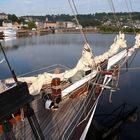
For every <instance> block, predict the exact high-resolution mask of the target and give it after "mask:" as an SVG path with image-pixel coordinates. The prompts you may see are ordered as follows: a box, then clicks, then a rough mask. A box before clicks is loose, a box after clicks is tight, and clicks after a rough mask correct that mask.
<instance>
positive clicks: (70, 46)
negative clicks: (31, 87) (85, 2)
mask: <svg viewBox="0 0 140 140" xmlns="http://www.w3.org/2000/svg"><path fill="white" fill-rule="evenodd" d="M114 37H115V34H112V35H110V34H88V35H87V38H88V40H89V43H90V45H91V47H92V49H93V52H94V55H98V54H101V53H103V52H104V51H106V50H107V49H108V48H109V46H110V45H111V44H112V42H113V40H114ZM126 39H127V44H128V46H132V45H133V43H134V36H133V35H126ZM2 45H3V46H4V49H5V51H6V54H7V56H8V58H9V61H10V64H11V66H12V68H13V69H14V70H15V72H16V74H17V75H21V74H23V73H26V72H29V71H32V70H35V69H39V68H42V67H46V66H49V65H53V64H63V65H65V66H68V67H74V66H75V64H76V63H77V61H78V59H79V58H80V56H81V52H82V47H83V40H82V37H81V35H79V34H65V35H62V34H60V35H47V36H40V37H37V36H34V37H29V38H20V39H14V40H10V41H6V42H2ZM2 58H3V54H2V52H1V51H0V60H1V59H2ZM139 60H140V51H139V52H138V53H137V56H136V57H135V59H134V61H133V63H132V65H131V67H139V66H140V61H139ZM10 76H11V74H10V72H9V70H8V67H7V64H6V63H5V62H4V63H2V64H0V78H1V79H3V78H7V77H10ZM139 83H140V72H139V70H133V71H128V72H122V73H121V77H120V82H119V88H120V90H119V91H117V92H116V93H114V94H113V97H112V100H113V103H112V104H110V103H109V102H108V97H109V94H108V93H109V92H107V91H106V92H105V93H106V94H104V95H103V96H102V97H101V99H100V104H99V105H98V108H97V113H98V112H105V111H111V110H112V109H113V108H116V107H117V106H119V105H120V104H122V103H124V102H126V103H128V104H131V105H133V106H137V107H138V110H137V112H138V115H139V116H140V110H139V108H140V84H139ZM139 133H140V120H139V117H138V121H137V122H136V123H132V124H129V125H128V124H127V125H125V126H124V128H123V129H122V133H121V139H123V140H139V139H140V135H139Z"/></svg>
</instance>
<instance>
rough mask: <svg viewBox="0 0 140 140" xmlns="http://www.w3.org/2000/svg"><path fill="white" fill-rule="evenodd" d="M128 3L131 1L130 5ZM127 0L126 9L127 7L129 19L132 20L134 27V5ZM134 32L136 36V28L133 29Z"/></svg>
mask: <svg viewBox="0 0 140 140" xmlns="http://www.w3.org/2000/svg"><path fill="white" fill-rule="evenodd" d="M128 1H129V4H128ZM128 1H127V0H125V3H126V7H127V10H128V13H129V18H130V21H131V26H132V27H133V25H135V23H134V21H133V19H132V12H133V8H132V3H131V0H128ZM129 5H130V8H131V11H130V9H129ZM133 30H134V33H135V34H136V30H135V26H134V27H133Z"/></svg>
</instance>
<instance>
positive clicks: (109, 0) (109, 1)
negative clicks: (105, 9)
mask: <svg viewBox="0 0 140 140" xmlns="http://www.w3.org/2000/svg"><path fill="white" fill-rule="evenodd" d="M108 3H109V6H110V9H111V10H112V11H113V16H114V20H115V22H116V26H117V27H118V28H119V30H120V22H119V19H118V18H117V16H116V11H115V6H114V2H113V0H108Z"/></svg>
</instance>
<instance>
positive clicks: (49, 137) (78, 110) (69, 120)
mask: <svg viewBox="0 0 140 140" xmlns="http://www.w3.org/2000/svg"><path fill="white" fill-rule="evenodd" d="M89 99H90V100H89ZM89 101H90V102H89ZM89 103H90V104H91V103H92V105H93V103H94V98H93V94H92V93H91V94H82V95H80V96H78V97H76V98H66V99H64V100H63V101H62V102H61V103H60V104H59V109H58V110H57V111H54V110H47V109H45V108H44V103H43V101H42V99H41V98H40V97H37V98H36V100H34V101H33V102H32V107H33V109H34V111H35V114H36V117H37V119H38V121H39V124H40V126H41V129H42V131H43V134H44V136H45V139H46V140H59V139H65V138H68V139H69V136H70V134H71V133H74V131H73V128H75V127H76V126H77V124H78V123H79V122H80V120H81V119H82V118H84V116H86V114H87V112H88V111H89V106H88V105H89ZM86 105H87V106H86ZM87 109H88V110H87ZM84 110H85V111H84ZM13 132H14V134H15V136H16V139H17V140H34V139H35V138H34V135H33V133H32V130H31V127H30V125H29V122H28V120H27V118H25V120H24V121H22V122H19V123H17V124H16V125H14V128H13ZM0 138H1V140H4V137H3V135H1V137H0Z"/></svg>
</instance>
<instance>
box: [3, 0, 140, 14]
mask: <svg viewBox="0 0 140 140" xmlns="http://www.w3.org/2000/svg"><path fill="white" fill-rule="evenodd" d="M109 1H111V0H75V3H76V6H77V9H78V12H79V13H80V14H88V13H91V14H92V13H95V12H113V11H112V9H111V7H110V6H109ZM112 1H113V2H114V6H115V11H116V12H124V11H126V12H129V11H128V9H127V5H126V1H127V4H129V2H131V3H132V8H133V11H139V12H140V0H112ZM129 10H130V11H131V7H130V6H129ZM1 12H5V13H10V14H16V15H18V16H21V15H46V14H71V13H72V12H71V9H70V6H69V4H68V0H0V13H1Z"/></svg>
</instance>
